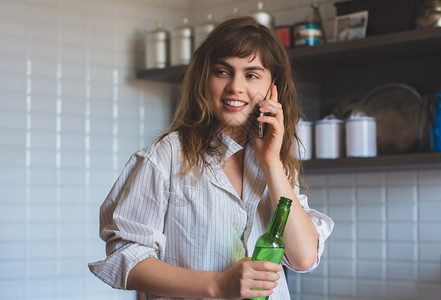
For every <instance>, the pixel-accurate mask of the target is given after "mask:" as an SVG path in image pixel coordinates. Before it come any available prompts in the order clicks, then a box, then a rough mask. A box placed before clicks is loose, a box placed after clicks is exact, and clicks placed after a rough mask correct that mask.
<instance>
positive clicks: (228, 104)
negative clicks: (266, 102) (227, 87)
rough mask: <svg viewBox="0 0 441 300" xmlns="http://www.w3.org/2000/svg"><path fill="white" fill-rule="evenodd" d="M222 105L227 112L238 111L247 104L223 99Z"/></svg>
mask: <svg viewBox="0 0 441 300" xmlns="http://www.w3.org/2000/svg"><path fill="white" fill-rule="evenodd" d="M222 103H223V104H224V107H225V108H226V109H228V110H229V111H239V110H242V109H243V108H244V107H245V106H247V105H248V103H246V102H244V101H240V100H236V99H224V100H222Z"/></svg>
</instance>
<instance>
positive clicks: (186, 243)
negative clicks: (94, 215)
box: [89, 133, 333, 299]
mask: <svg viewBox="0 0 441 300" xmlns="http://www.w3.org/2000/svg"><path fill="white" fill-rule="evenodd" d="M223 139H224V143H225V144H226V146H227V152H226V155H225V158H227V157H229V156H231V155H232V154H234V153H236V152H237V151H240V150H241V149H242V146H240V145H239V144H237V143H236V142H234V141H233V140H232V139H230V138H228V137H227V136H226V135H224V136H223ZM210 162H211V163H212V167H213V168H212V170H211V169H209V168H206V169H204V172H203V173H202V176H200V177H199V178H196V177H195V176H194V175H193V174H191V173H190V174H188V175H186V176H183V175H182V172H181V171H182V168H181V167H182V163H183V156H182V152H181V144H180V141H179V137H178V134H177V133H172V134H169V135H168V136H167V137H166V138H165V139H163V140H162V141H161V142H160V143H157V144H155V145H153V146H151V147H148V148H144V149H142V150H140V151H138V152H136V153H135V154H134V155H132V157H131V158H130V160H129V161H128V162H127V164H126V166H125V168H124V170H123V172H122V174H121V175H120V176H119V178H118V179H117V181H116V182H115V184H114V186H113V188H112V190H111V191H110V193H109V195H108V196H107V198H106V200H105V201H104V203H103V204H102V206H101V211H100V230H101V234H100V236H101V238H102V239H103V240H104V241H106V252H107V258H106V259H105V260H104V261H98V262H95V263H90V264H89V268H90V270H91V271H92V272H93V273H94V274H95V275H96V276H97V277H98V278H100V279H101V280H102V281H104V282H105V283H107V284H109V285H111V286H112V287H114V288H119V289H124V288H126V283H127V276H128V274H129V272H130V270H131V269H132V268H133V267H134V266H135V265H136V264H137V263H138V262H140V261H142V260H144V259H146V258H149V257H155V258H158V259H160V260H162V261H164V262H167V263H169V264H172V265H175V266H180V267H183V268H189V269H196V270H205V271H218V272H220V271H224V270H225V269H227V268H228V267H230V266H231V265H233V264H234V263H236V262H237V261H239V260H240V259H242V258H243V257H246V256H250V255H251V254H252V251H253V249H254V245H255V243H256V240H257V239H258V238H259V236H260V235H262V234H263V233H264V232H265V231H266V230H267V228H268V225H269V223H270V221H271V218H272V215H273V212H274V207H273V205H272V204H271V201H270V199H269V195H268V188H267V185H266V182H265V178H264V176H263V173H262V172H261V170H260V168H259V165H258V162H257V158H256V156H255V154H254V151H253V149H252V147H251V146H246V148H245V154H244V163H243V168H244V169H243V197H242V199H241V198H240V197H239V196H238V194H237V192H236V191H235V189H234V188H233V186H232V185H231V183H230V181H229V180H228V178H227V177H226V175H225V173H224V172H223V171H222V169H221V165H220V163H219V162H215V160H214V159H210ZM294 191H295V193H296V195H297V197H298V199H299V201H300V203H301V205H302V206H303V208H304V209H305V211H306V212H307V213H308V215H309V216H310V217H311V219H312V221H313V222H314V224H315V226H316V228H317V233H318V236H319V251H318V252H319V255H318V258H317V261H316V263H315V265H314V266H313V267H311V268H310V269H309V270H306V271H305V272H307V271H310V270H312V269H314V268H316V267H317V265H318V263H319V260H320V256H321V254H322V253H323V248H324V241H325V239H326V238H327V237H328V236H329V234H330V233H331V231H332V227H333V222H332V220H331V219H330V218H329V217H327V216H325V215H323V214H321V213H319V212H317V211H315V210H312V209H310V208H309V207H308V203H307V197H306V196H305V195H299V190H298V188H295V190H294ZM250 251H251V252H250ZM282 264H283V265H285V266H287V267H288V268H291V269H292V267H291V266H290V265H289V263H288V261H287V260H286V259H283V260H282ZM146 298H147V299H171V298H166V297H157V296H153V295H147V296H146ZM270 298H271V299H290V296H289V290H288V286H287V282H286V279H285V276H284V274H283V271H282V274H281V278H280V280H279V282H278V286H277V287H276V289H275V290H274V293H273V294H272V296H271V297H270Z"/></svg>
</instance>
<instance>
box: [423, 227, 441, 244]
mask: <svg viewBox="0 0 441 300" xmlns="http://www.w3.org/2000/svg"><path fill="white" fill-rule="evenodd" d="M418 230H419V231H418V234H419V240H420V241H421V242H436V243H439V242H441V234H440V232H441V223H421V224H420V226H419V228H418Z"/></svg>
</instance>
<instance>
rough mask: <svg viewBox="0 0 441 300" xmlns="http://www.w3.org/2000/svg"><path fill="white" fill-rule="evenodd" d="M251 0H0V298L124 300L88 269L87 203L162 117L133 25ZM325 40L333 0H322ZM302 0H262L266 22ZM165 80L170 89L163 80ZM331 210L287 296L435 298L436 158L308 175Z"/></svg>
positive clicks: (287, 15)
mask: <svg viewBox="0 0 441 300" xmlns="http://www.w3.org/2000/svg"><path fill="white" fill-rule="evenodd" d="M256 2H257V1H256V0H228V1H225V0H210V1H204V0H179V1H177V0H166V1H165V0H124V1H123V0H112V1H100V0H78V1H60V0H35V1H30V0H27V1H25V0H1V1H0V152H1V155H0V195H1V196H0V208H1V209H0V226H1V228H2V230H1V231H0V270H1V271H2V272H0V299H7V300H10V299H11V300H14V299H20V300H21V299H33V300H35V299H44V300H47V299H94V300H99V299H106V300H107V299H134V294H133V293H131V292H120V291H115V290H112V289H111V288H109V287H108V286H106V285H105V284H103V283H101V282H100V281H99V280H97V279H96V278H95V277H94V276H92V275H91V274H90V273H89V272H88V270H87V267H86V263H87V262H89V261H93V260H96V259H101V258H103V256H104V243H103V242H101V241H100V240H99V239H98V209H99V205H100V204H101V202H102V201H103V199H104V198H105V196H106V194H107V192H108V190H109V188H110V186H111V185H112V183H113V181H114V180H115V178H116V176H117V175H118V174H119V172H120V170H121V169H122V167H123V165H124V164H125V162H126V160H127V158H128V156H129V155H130V154H131V153H132V152H134V151H135V150H136V149H138V148H140V147H142V146H145V145H148V144H150V143H151V142H152V141H153V140H154V138H155V137H157V136H158V134H159V133H160V132H161V130H163V129H164V128H165V127H166V126H167V124H168V122H169V117H170V113H171V111H170V109H171V107H172V106H173V104H174V98H175V96H176V94H177V89H175V88H174V86H170V85H168V84H162V83H152V82H147V81H140V80H136V79H134V78H133V76H134V70H135V69H136V68H139V67H142V65H143V45H142V37H143V35H144V33H145V32H147V31H149V30H151V29H153V28H154V27H155V24H156V22H157V21H164V23H165V24H164V25H165V27H166V28H167V29H171V28H173V27H175V26H177V25H179V24H180V22H181V19H182V18H183V17H190V20H191V22H192V24H193V25H194V24H197V23H198V22H202V21H204V20H205V17H206V14H207V13H213V14H214V19H215V21H220V20H222V19H223V18H224V17H225V16H227V15H231V13H232V9H233V7H238V8H239V9H240V14H242V15H244V14H247V13H249V12H251V11H253V10H255V8H256ZM317 2H318V3H319V4H320V10H321V12H322V17H323V19H324V22H325V30H326V32H327V35H328V38H330V39H332V33H333V18H334V16H335V9H334V6H333V2H334V1H332V0H319V1H317ZM310 3H311V1H310V0H296V1H290V0H272V1H269V0H268V1H264V4H265V9H267V10H269V11H271V12H272V13H273V14H274V16H275V17H276V23H277V25H285V24H293V23H295V22H298V21H301V20H302V19H303V18H304V15H305V13H306V11H307V10H308V5H310ZM170 87H172V88H170ZM307 182H308V184H309V186H310V187H311V192H310V205H311V206H312V207H314V208H317V209H318V210H320V211H323V212H325V213H327V214H329V215H330V216H331V217H332V218H333V219H334V220H335V223H336V226H335V230H334V233H333V235H332V236H331V238H330V240H329V242H328V243H327V248H326V251H325V254H324V257H323V260H322V263H321V265H320V266H319V267H318V268H317V269H316V270H315V271H314V272H312V273H309V274H303V275H299V274H295V273H291V272H290V273H289V274H288V276H289V282H290V288H291V292H292V298H293V299H306V300H312V299H316V300H319V299H320V300H323V299H421V298H422V295H424V299H440V298H441V291H440V290H441V287H440V286H441V270H440V269H441V267H440V266H441V234H440V232H441V217H440V216H441V214H440V212H441V185H440V182H441V171H439V170H432V171H420V172H416V171H415V172H413V171H409V172H392V173H357V174H343V175H342V174H340V175H314V176H308V177H307Z"/></svg>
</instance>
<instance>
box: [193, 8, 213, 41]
mask: <svg viewBox="0 0 441 300" xmlns="http://www.w3.org/2000/svg"><path fill="white" fill-rule="evenodd" d="M214 27H216V23H214V22H213V15H212V14H208V15H207V22H204V23H201V24H199V25H197V26H195V27H194V40H193V49H196V48H197V47H199V45H200V44H201V43H202V41H203V40H204V39H205V37H206V36H207V35H208V34H209V33H210V32H211V31H212V30H213V29H214Z"/></svg>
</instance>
